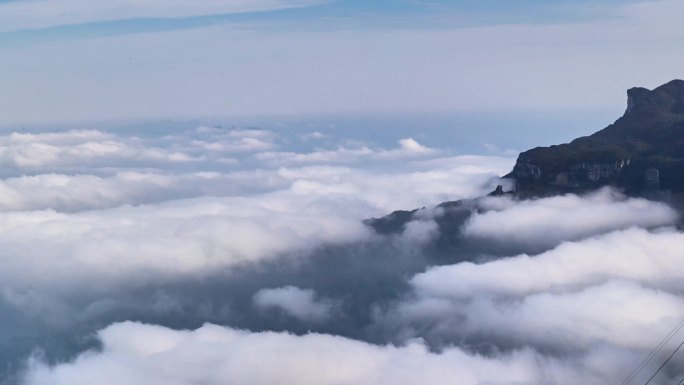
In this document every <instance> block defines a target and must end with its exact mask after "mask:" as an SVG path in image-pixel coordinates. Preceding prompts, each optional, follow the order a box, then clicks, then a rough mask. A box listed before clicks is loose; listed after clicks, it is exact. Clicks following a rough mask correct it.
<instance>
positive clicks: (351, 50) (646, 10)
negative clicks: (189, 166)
mask: <svg viewBox="0 0 684 385" xmlns="http://www.w3.org/2000/svg"><path fill="white" fill-rule="evenodd" d="M134 4H135V5H130V4H129V3H127V2H123V1H121V0H103V1H98V2H92V1H86V0H49V1H40V0H14V1H0V83H2V84H3V87H2V89H0V109H1V110H2V111H3V114H2V115H0V126H2V127H13V126H16V125H27V124H28V125H30V124H62V123H78V122H93V121H133V120H145V119H148V120H149V119H155V120H183V119H186V120H187V119H197V118H207V117H216V118H222V119H224V120H223V121H226V120H229V119H230V118H233V117H239V118H240V119H239V120H240V121H249V118H250V117H256V116H276V117H277V116H284V117H287V118H288V119H292V118H293V117H295V118H296V117H298V116H299V117H301V116H312V115H316V116H320V115H344V116H350V115H359V116H362V115H369V114H370V115H372V114H376V115H383V114H384V115H389V116H397V115H420V114H423V115H430V114H432V115H435V114H437V115H440V116H443V115H445V114H456V115H458V114H470V115H471V116H472V114H485V115H486V114H490V113H496V114H509V115H516V114H517V115H521V114H523V115H525V116H532V115H535V114H538V115H539V116H542V117H543V118H542V120H549V117H553V116H554V114H558V115H559V116H560V115H561V114H562V115H563V116H572V115H573V114H579V113H582V114H587V115H589V114H593V115H592V116H601V117H604V116H616V115H618V114H619V113H620V112H621V111H622V110H623V109H624V104H625V100H624V99H625V97H624V93H625V90H626V89H627V88H629V87H632V86H637V85H638V86H645V87H655V86H658V85H659V84H662V83H664V82H666V81H669V80H671V79H672V78H681V77H684V74H682V70H681V66H680V65H679V63H682V62H684V52H683V50H681V41H683V39H684V27H682V23H681V22H680V20H679V16H678V15H681V14H682V12H684V4H683V3H682V2H681V1H676V0H671V1H669V0H661V1H638V0H636V1H613V0H604V1H583V0H575V1H569V0H557V1H543V2H542V1H532V0H521V1H510V0H507V1H505V0H482V1H416V0H393V1H390V0H377V1H361V0H339V1H324V0H320V1H319V0H298V1H294V0H224V1H212V2H208V1H195V2H192V3H189V2H185V1H181V0H167V1H164V2H155V1H152V0H150V1H146V2H138V3H134ZM602 119H603V118H602ZM255 120H256V119H255ZM276 120H277V119H275V118H274V120H273V121H274V122H275V121H276ZM559 125H561V124H560V123H559ZM595 128H596V127H595Z"/></svg>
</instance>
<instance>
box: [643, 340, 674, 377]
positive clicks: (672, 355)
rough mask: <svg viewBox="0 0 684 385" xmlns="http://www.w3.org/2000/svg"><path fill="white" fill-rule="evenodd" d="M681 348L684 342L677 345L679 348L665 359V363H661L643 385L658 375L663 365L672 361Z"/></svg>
mask: <svg viewBox="0 0 684 385" xmlns="http://www.w3.org/2000/svg"><path fill="white" fill-rule="evenodd" d="M682 346H684V341H682V343H681V344H679V346H677V349H675V350H674V352H672V354H670V356H669V357H667V359H666V360H665V362H663V364H662V365H660V367H659V368H658V370H656V372H655V373H653V375H652V376H651V378H649V379H648V381H646V383H645V384H644V385H648V384H649V383H650V382H651V380H652V379H653V378H654V377H655V376H656V374H658V373H659V372H660V371H661V370H662V369H663V368H664V367H665V365H667V363H668V362H670V360H671V359H672V357H674V355H675V353H677V351H679V349H680V348H681V347H682Z"/></svg>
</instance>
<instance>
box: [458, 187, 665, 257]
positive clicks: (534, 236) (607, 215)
mask: <svg viewBox="0 0 684 385" xmlns="http://www.w3.org/2000/svg"><path fill="white" fill-rule="evenodd" d="M481 207H482V208H483V209H484V210H487V211H484V212H481V213H476V214H474V215H473V216H472V217H471V218H469V219H468V221H467V222H466V223H465V225H464V227H463V233H464V234H465V235H467V236H470V237H475V238H482V239H487V240H490V241H492V242H498V243H506V244H511V243H513V244H533V245H534V244H538V245H545V246H553V245H556V244H558V243H559V242H561V241H571V240H578V239H582V238H585V237H588V236H592V235H596V234H600V233H605V232H608V231H611V230H619V229H624V228H628V227H631V226H638V227H646V228H653V227H660V226H667V225H673V224H675V222H676V221H677V219H678V214H677V213H676V212H675V210H673V209H672V208H671V207H669V206H667V205H666V204H663V203H657V202H652V201H648V200H645V199H636V198H626V197H624V196H622V195H620V194H619V193H617V192H615V191H613V190H611V189H608V188H604V189H602V190H599V191H597V192H594V193H591V194H589V195H587V196H577V195H574V194H568V195H563V196H554V197H550V198H543V199H534V200H525V201H520V202H517V201H514V200H512V199H511V198H506V197H504V198H488V199H486V200H484V201H482V203H481Z"/></svg>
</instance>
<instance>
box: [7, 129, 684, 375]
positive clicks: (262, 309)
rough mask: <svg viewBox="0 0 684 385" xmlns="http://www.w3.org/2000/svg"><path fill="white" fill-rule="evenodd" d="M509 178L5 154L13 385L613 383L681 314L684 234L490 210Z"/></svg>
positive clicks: (475, 162)
mask: <svg viewBox="0 0 684 385" xmlns="http://www.w3.org/2000/svg"><path fill="white" fill-rule="evenodd" d="M513 162H514V159H512V158H510V157H495V156H469V155H460V154H453V153H450V152H449V151H448V150H445V149H438V148H429V147H426V146H424V145H422V144H421V143H420V141H418V140H416V139H413V138H399V139H398V140H397V142H396V144H395V145H394V146H385V147H382V146H377V145H372V144H368V143H363V142H359V141H355V140H353V138H343V137H336V136H331V135H329V134H322V133H318V132H312V133H309V134H306V135H299V134H291V133H290V134H288V133H284V132H273V131H268V130H261V129H255V128H226V127H198V128H189V129H187V130H185V131H183V130H176V131H173V132H167V133H165V132H158V133H147V134H146V135H141V136H135V135H132V134H126V133H123V132H116V131H112V132H107V131H104V130H97V129H87V130H72V131H55V132H33V133H32V132H21V133H19V132H15V133H7V134H4V135H1V136H0V165H1V166H2V167H0V177H1V178H2V179H0V263H1V264H2V265H1V266H2V268H0V375H2V379H3V382H0V383H5V384H26V385H39V384H40V385H43V384H46V385H47V384H51V385H52V384H57V385H60V384H64V385H67V384H68V385H80V384H84V385H85V384H88V385H90V384H93V383H98V384H110V383H111V384H117V385H118V384H149V385H155V384H160V385H161V384H164V385H169V384H172V385H191V384H206V385H218V384H222V385H225V384H241V385H245V384H255V385H256V384H276V383H277V384H385V383H397V384H428V383H446V384H458V385H467V384H578V383H582V384H588V385H589V384H606V383H620V382H622V381H623V380H624V379H625V378H627V377H628V376H629V375H630V373H631V372H632V370H633V369H634V368H636V367H638V366H639V364H640V362H641V360H642V359H643V358H644V357H645V356H646V355H648V353H649V352H650V351H651V349H652V348H653V347H654V346H656V345H657V344H658V342H660V341H661V339H662V338H663V337H665V336H666V335H667V334H668V332H669V331H670V330H671V329H672V328H673V327H675V326H676V325H677V324H678V323H679V322H680V321H681V320H682V319H683V318H684V297H683V295H684V284H683V283H682V282H683V281H682V278H683V277H684V264H683V263H682V261H683V260H684V255H681V250H682V249H683V248H682V246H684V234H682V233H681V232H680V231H679V230H678V224H679V214H678V212H677V211H676V210H675V209H674V208H672V207H671V206H669V205H668V204H666V203H663V202H656V201H649V200H646V199H640V198H630V197H626V196H624V195H622V194H621V193H620V192H618V191H614V190H612V189H603V190H599V191H596V192H593V193H589V194H586V195H583V196H577V195H562V196H556V197H550V198H540V199H532V200H525V201H520V200H517V199H514V198H511V197H507V196H504V197H485V198H478V197H482V196H484V195H486V194H487V193H488V192H489V191H491V190H493V188H494V187H495V186H496V183H497V178H496V177H497V176H500V175H503V174H505V173H507V172H508V171H509V170H510V168H511V167H512V164H513ZM457 200H461V202H460V203H457V204H447V205H441V206H439V207H436V206H437V205H438V204H439V203H440V202H445V201H457ZM416 208H423V209H420V210H418V211H416V212H414V213H413V214H412V215H411V216H410V217H407V219H406V223H400V225H402V226H399V229H398V230H396V229H395V230H394V231H380V230H379V229H378V228H374V227H373V226H370V225H367V224H366V223H369V222H367V221H366V222H364V220H365V219H369V218H373V217H382V216H384V215H387V214H389V213H390V212H392V211H394V210H401V209H407V210H412V209H416ZM681 338H684V332H681V333H678V334H677V335H676V336H675V337H674V338H673V339H672V341H671V342H670V344H668V346H666V348H665V349H663V352H662V353H661V354H662V355H664V356H667V354H669V353H670V352H671V351H672V349H673V347H671V346H670V345H672V344H674V345H675V346H676V344H677V343H678V342H679V340H680V339H681ZM661 358H662V357H661V356H660V355H658V356H657V357H656V358H655V359H654V360H652V362H649V363H648V364H646V365H644V370H643V371H642V372H640V373H639V374H638V375H637V376H635V379H634V382H633V383H639V381H641V380H643V378H648V376H649V375H650V374H652V373H653V372H654V371H655V369H657V366H658V365H659V364H660V363H661V362H662V359H661ZM682 370H684V365H682V364H681V362H679V361H676V360H675V361H673V362H672V363H671V365H668V366H667V368H665V370H663V371H662V372H661V373H659V376H658V377H657V378H656V379H655V380H654V381H658V382H657V383H659V384H669V383H673V384H676V383H677V382H678V381H679V380H680V379H681V373H682ZM652 383H654V382H652Z"/></svg>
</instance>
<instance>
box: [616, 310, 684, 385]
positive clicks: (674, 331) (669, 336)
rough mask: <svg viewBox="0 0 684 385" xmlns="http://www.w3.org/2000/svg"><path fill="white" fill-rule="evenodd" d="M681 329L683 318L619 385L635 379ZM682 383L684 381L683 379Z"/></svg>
mask: <svg viewBox="0 0 684 385" xmlns="http://www.w3.org/2000/svg"><path fill="white" fill-rule="evenodd" d="M682 327H684V318H682V320H681V321H679V323H678V324H677V325H675V327H674V328H673V329H672V330H671V331H670V333H668V334H667V335H666V336H665V338H663V340H662V341H660V343H659V344H658V346H656V347H655V348H653V350H651V353H649V355H648V356H646V357H645V358H644V359H643V360H642V361H641V363H640V364H639V366H638V367H637V368H636V369H634V371H633V372H632V373H631V374H630V375H629V376H628V377H627V378H626V379H625V380H624V381H622V383H621V384H620V385H627V384H629V383H630V382H631V381H632V380H633V379H634V377H636V375H637V374H639V372H641V370H642V369H643V368H644V367H645V366H646V365H647V364H648V363H649V362H650V361H651V360H652V359H653V357H655V356H656V354H658V352H660V351H661V350H662V349H663V347H665V345H666V344H667V343H668V342H670V340H671V339H672V337H674V335H675V334H677V332H679V330H680V329H681V328H682ZM682 381H684V379H683V380H682ZM679 385H684V384H679Z"/></svg>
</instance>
